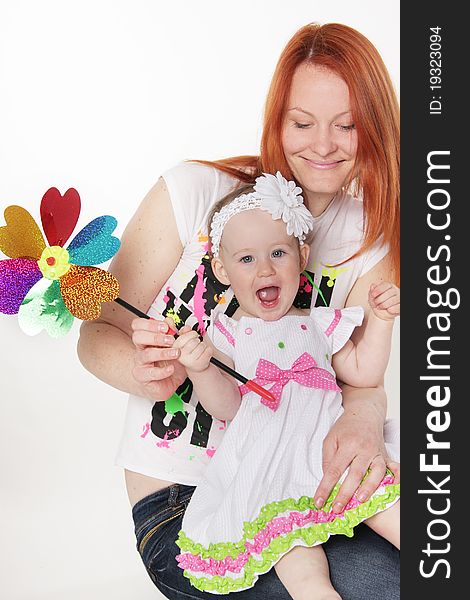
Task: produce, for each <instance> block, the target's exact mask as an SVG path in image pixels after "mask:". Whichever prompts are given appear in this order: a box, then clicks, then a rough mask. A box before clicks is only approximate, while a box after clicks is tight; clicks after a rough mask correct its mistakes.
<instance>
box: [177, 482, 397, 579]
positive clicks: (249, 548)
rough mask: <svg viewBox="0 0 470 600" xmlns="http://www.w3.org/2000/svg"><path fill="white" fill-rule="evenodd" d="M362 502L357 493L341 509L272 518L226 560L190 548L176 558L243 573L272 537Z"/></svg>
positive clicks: (210, 569)
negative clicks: (356, 496) (240, 549)
mask: <svg viewBox="0 0 470 600" xmlns="http://www.w3.org/2000/svg"><path fill="white" fill-rule="evenodd" d="M394 481H395V479H394V477H391V476H387V477H384V479H383V480H382V481H381V483H380V487H381V488H382V487H385V486H387V485H391V484H393V483H394ZM360 504H361V502H359V500H357V498H355V497H353V498H351V500H350V501H349V502H348V504H347V505H346V506H345V507H344V509H343V510H342V511H341V512H340V513H332V512H324V511H322V510H309V511H308V512H307V513H299V512H297V511H293V512H291V513H289V514H288V515H287V516H285V517H276V518H274V519H272V520H271V521H270V522H269V523H268V524H267V525H266V527H264V528H263V529H262V530H261V531H259V532H258V533H257V534H256V535H255V536H254V538H253V543H252V542H248V541H246V542H245V547H246V551H245V552H241V553H240V554H239V555H238V556H237V557H236V558H232V557H231V556H227V557H225V558H224V559H222V560H217V559H215V558H208V559H203V558H200V557H199V556H194V554H191V553H190V552H185V553H182V554H178V555H177V557H176V560H177V561H178V563H179V566H180V567H181V568H182V569H189V570H190V571H192V572H199V573H208V574H210V575H221V576H224V575H225V573H226V572H227V571H230V572H231V573H239V572H240V571H241V570H242V569H243V567H244V566H245V565H246V563H247V562H248V559H249V558H250V555H252V554H258V555H259V554H261V552H262V551H263V550H264V549H265V548H267V547H268V546H269V544H270V543H271V540H273V539H275V538H277V537H279V536H280V535H284V534H287V533H290V532H291V531H292V530H293V529H294V525H295V526H297V527H304V526H305V525H307V524H310V523H328V522H331V521H334V520H335V519H337V518H341V517H343V516H344V513H345V512H347V511H348V510H351V509H353V508H356V507H357V506H359V505H360Z"/></svg>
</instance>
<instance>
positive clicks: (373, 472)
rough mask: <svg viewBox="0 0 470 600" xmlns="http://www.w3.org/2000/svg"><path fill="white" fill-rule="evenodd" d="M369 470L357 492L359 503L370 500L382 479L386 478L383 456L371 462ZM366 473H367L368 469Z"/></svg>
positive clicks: (378, 456) (379, 455)
mask: <svg viewBox="0 0 470 600" xmlns="http://www.w3.org/2000/svg"><path fill="white" fill-rule="evenodd" d="M368 468H369V473H368V475H367V477H366V478H365V479H364V481H363V482H362V484H361V486H360V487H359V489H358V490H357V492H356V497H357V499H358V500H359V502H365V501H366V500H369V498H370V497H371V496H372V494H373V493H374V492H375V491H376V489H377V488H378V487H379V485H380V482H381V481H382V479H383V478H384V477H385V472H386V464H385V459H384V457H383V456H382V454H377V456H376V457H375V458H374V459H373V460H372V461H371V463H370V465H368ZM365 472H367V467H366V471H365ZM364 474H365V473H364Z"/></svg>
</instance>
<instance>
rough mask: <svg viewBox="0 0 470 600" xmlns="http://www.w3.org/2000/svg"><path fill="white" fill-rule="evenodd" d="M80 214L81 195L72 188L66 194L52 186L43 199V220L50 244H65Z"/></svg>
mask: <svg viewBox="0 0 470 600" xmlns="http://www.w3.org/2000/svg"><path fill="white" fill-rule="evenodd" d="M79 215H80V196H79V195H78V192H77V190H75V189H73V188H70V189H68V190H67V191H66V192H65V194H64V195H63V196H62V194H61V193H60V192H59V190H58V189H57V188H50V189H49V190H47V192H46V193H45V194H44V196H43V197H42V200H41V222H42V227H43V229H44V233H45V234H46V238H47V241H48V242H49V246H64V245H65V244H66V242H67V240H68V239H69V237H70V236H71V235H72V232H73V230H74V229H75V225H76V224H77V221H78V217H79Z"/></svg>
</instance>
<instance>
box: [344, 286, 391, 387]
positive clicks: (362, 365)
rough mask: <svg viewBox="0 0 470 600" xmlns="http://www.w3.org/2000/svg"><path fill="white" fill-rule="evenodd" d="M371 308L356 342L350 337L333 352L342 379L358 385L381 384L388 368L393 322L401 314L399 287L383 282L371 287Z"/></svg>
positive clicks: (371, 385)
mask: <svg viewBox="0 0 470 600" xmlns="http://www.w3.org/2000/svg"><path fill="white" fill-rule="evenodd" d="M369 305H370V307H371V309H372V310H371V311H370V314H369V318H368V320H367V324H366V325H365V328H364V334H363V336H362V337H361V338H360V340H359V341H358V342H357V344H354V342H353V341H352V340H348V341H347V342H346V344H345V345H344V346H343V348H341V350H340V351H339V352H337V353H336V354H335V355H334V356H333V368H334V370H335V372H336V374H337V376H338V378H339V379H341V380H342V381H344V382H345V383H348V384H349V385H352V386H355V387H373V386H376V385H379V384H380V383H381V381H382V378H383V376H384V373H385V369H386V368H387V364H388V359H389V356H390V346H391V341H392V331H393V323H394V320H395V317H396V316H397V315H399V314H400V289H399V288H398V287H397V286H395V285H394V284H393V283H388V282H382V283H380V284H378V285H374V284H373V285H371V286H370V289H369Z"/></svg>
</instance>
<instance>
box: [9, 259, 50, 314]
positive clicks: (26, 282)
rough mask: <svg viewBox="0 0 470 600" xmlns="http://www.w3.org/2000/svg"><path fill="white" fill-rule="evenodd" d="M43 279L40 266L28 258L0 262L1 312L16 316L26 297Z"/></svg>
mask: <svg viewBox="0 0 470 600" xmlns="http://www.w3.org/2000/svg"><path fill="white" fill-rule="evenodd" d="M41 278H42V273H41V271H40V270H39V267H38V264H37V262H36V261H34V260H28V259H27V258H12V259H7V260H1V261H0V312H2V313H4V314H6V315H16V313H17V312H18V310H19V308H20V304H21V303H22V302H23V299H24V297H25V296H26V294H27V293H28V292H29V290H30V289H31V288H32V287H33V285H34V284H35V283H37V282H38V281H39V280H40V279H41Z"/></svg>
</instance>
